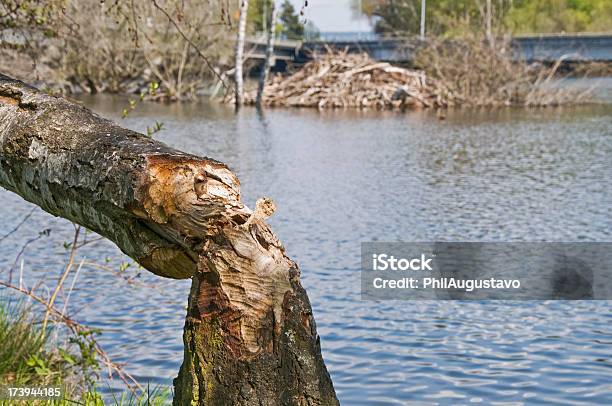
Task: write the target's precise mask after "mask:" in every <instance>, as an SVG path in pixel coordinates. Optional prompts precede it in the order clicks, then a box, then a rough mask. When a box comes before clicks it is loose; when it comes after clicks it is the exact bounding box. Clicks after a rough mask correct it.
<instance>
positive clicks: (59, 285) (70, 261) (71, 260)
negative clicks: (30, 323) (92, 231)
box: [42, 226, 81, 337]
mask: <svg viewBox="0 0 612 406" xmlns="http://www.w3.org/2000/svg"><path fill="white" fill-rule="evenodd" d="M80 232H81V226H77V227H76V229H75V231H74V240H73V242H72V248H71V249H70V257H69V258H68V264H67V265H66V268H65V269H64V272H63V273H62V275H61V276H60V278H59V280H58V281H57V285H56V286H55V290H54V291H53V294H52V295H51V298H50V299H49V307H53V303H54V302H55V298H56V297H57V294H58V292H59V291H60V289H61V288H62V285H63V284H64V281H65V280H66V278H67V277H68V274H69V273H70V270H71V269H72V264H74V257H75V255H76V252H77V250H78V246H77V244H78V241H79V234H80ZM48 318H49V310H48V309H47V311H46V312H45V318H44V319H43V325H42V334H43V337H44V335H45V333H46V329H47V320H48Z"/></svg>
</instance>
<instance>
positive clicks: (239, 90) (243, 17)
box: [234, 0, 249, 109]
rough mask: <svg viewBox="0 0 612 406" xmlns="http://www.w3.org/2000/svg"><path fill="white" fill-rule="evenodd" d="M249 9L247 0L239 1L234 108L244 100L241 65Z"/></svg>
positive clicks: (239, 105)
mask: <svg viewBox="0 0 612 406" xmlns="http://www.w3.org/2000/svg"><path fill="white" fill-rule="evenodd" d="M248 11H249V0H241V3H240V20H239V21H238V37H237V39H236V67H235V69H236V71H235V72H234V78H235V82H236V102H235V103H236V108H237V109H239V108H240V107H241V106H242V101H243V100H244V78H243V74H242V65H243V59H244V41H245V37H246V24H247V15H248Z"/></svg>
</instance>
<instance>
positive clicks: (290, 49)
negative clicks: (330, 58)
mask: <svg viewBox="0 0 612 406" xmlns="http://www.w3.org/2000/svg"><path fill="white" fill-rule="evenodd" d="M512 41H513V43H514V44H515V45H516V49H517V52H518V53H519V54H520V56H521V57H522V58H524V59H525V60H527V61H529V62H533V61H540V62H555V61H557V60H558V59H559V58H561V57H564V58H565V59H564V61H565V62H585V61H588V62H591V61H595V62H612V34H610V33H607V34H546V35H525V36H517V37H514V38H513V40H512ZM249 43H250V45H251V49H252V52H251V53H250V57H251V58H253V59H263V57H264V54H265V40H264V39H262V38H260V39H251V40H250V41H249ZM426 45H427V42H426V41H421V40H419V39H415V38H414V37H412V38H385V37H379V36H377V35H376V34H373V33H333V34H331V33H330V34H323V35H322V36H321V37H320V38H319V39H316V40H305V41H288V40H283V39H279V40H277V41H276V45H275V48H274V54H275V58H276V60H277V61H284V62H285V63H286V62H289V61H290V62H297V63H303V62H306V61H308V60H310V59H312V57H313V54H315V53H322V52H325V51H326V48H327V47H330V48H333V49H345V48H347V49H348V50H349V52H367V53H368V54H369V55H370V56H371V57H372V58H374V59H376V60H380V61H388V62H395V63H409V62H410V61H411V59H412V56H413V55H414V51H415V50H416V49H417V48H418V47H422V46H426Z"/></svg>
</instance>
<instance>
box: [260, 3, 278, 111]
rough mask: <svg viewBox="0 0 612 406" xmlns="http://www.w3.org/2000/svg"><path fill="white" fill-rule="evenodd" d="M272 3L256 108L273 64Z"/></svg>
mask: <svg viewBox="0 0 612 406" xmlns="http://www.w3.org/2000/svg"><path fill="white" fill-rule="evenodd" d="M274 3H275V2H274V0H273V1H272V4H271V7H272V10H270V19H269V20H268V21H269V28H268V43H267V46H266V57H265V61H264V66H263V68H262V70H261V74H260V75H259V84H258V86H257V100H256V101H255V104H256V105H257V107H258V108H261V107H262V101H263V93H264V89H265V87H266V81H267V80H268V73H269V71H270V68H271V67H272V65H273V64H272V59H273V58H274V37H275V29H276V16H277V14H278V13H277V8H276V5H275V4H274Z"/></svg>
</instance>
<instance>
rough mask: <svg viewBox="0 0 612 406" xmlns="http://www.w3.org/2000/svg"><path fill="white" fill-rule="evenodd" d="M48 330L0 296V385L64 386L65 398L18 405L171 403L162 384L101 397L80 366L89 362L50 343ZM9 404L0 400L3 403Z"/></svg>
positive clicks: (123, 405)
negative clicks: (41, 327)
mask: <svg viewBox="0 0 612 406" xmlns="http://www.w3.org/2000/svg"><path fill="white" fill-rule="evenodd" d="M52 328H53V327H52ZM50 332H51V331H48V332H47V334H46V335H43V334H42V331H41V330H40V327H38V324H37V323H36V322H35V319H34V318H33V316H32V313H31V312H30V311H29V309H28V308H26V307H24V306H22V305H19V304H15V303H14V302H9V301H6V300H4V298H1V297H0V385H11V386H26V385H27V386H54V385H62V386H63V387H64V388H65V389H66V393H65V396H64V399H60V400H52V401H51V400H46V401H27V402H26V401H21V402H19V404H20V405H58V406H68V405H84V406H104V405H115V406H141V405H142V406H145V405H146V406H149V405H150V406H162V405H167V404H170V403H171V402H172V392H171V390H170V388H165V387H155V388H149V387H147V388H146V390H145V393H143V394H138V395H135V394H132V393H131V392H129V391H126V392H125V393H123V394H121V395H119V396H113V395H109V396H106V397H105V398H103V397H102V395H101V394H100V393H99V392H98V390H97V388H96V385H95V384H92V382H91V379H88V375H87V374H88V373H87V371H84V370H83V368H82V366H83V365H88V366H89V363H84V362H83V360H82V359H80V357H79V356H75V355H73V354H72V353H71V352H70V351H69V349H68V348H62V347H60V346H58V343H56V342H51V341H50V339H49V338H48V337H50V336H52V334H50ZM88 362H89V361H88ZM9 404H10V402H9V401H1V400H0V405H2V406H4V405H9ZM13 404H14V402H13Z"/></svg>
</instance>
